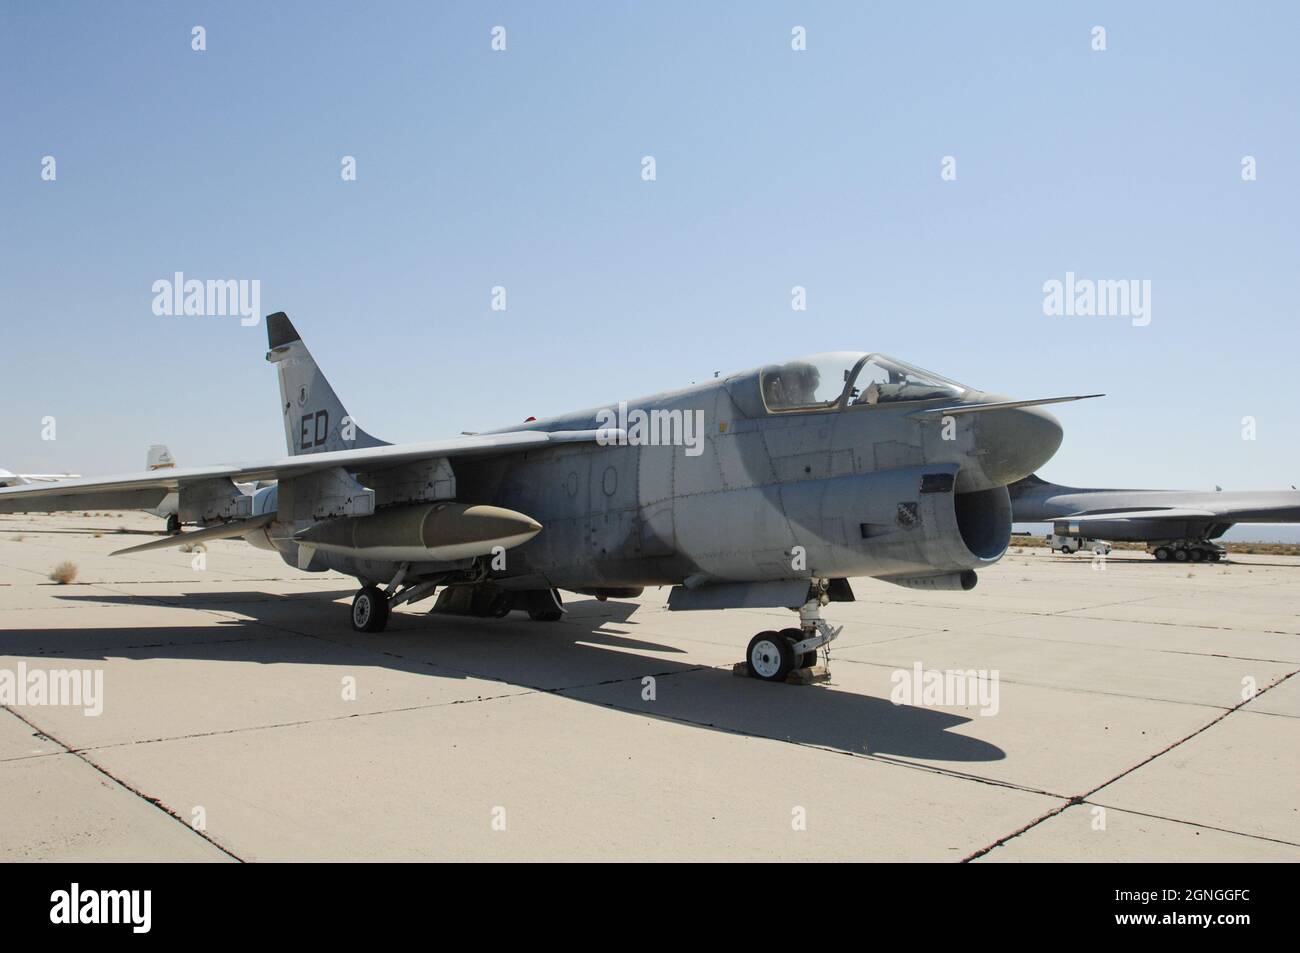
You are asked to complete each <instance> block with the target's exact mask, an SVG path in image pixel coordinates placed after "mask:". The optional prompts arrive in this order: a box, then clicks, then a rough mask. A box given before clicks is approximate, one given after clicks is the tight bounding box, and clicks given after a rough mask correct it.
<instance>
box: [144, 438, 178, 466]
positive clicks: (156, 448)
mask: <svg viewBox="0 0 1300 953" xmlns="http://www.w3.org/2000/svg"><path fill="white" fill-rule="evenodd" d="M174 466H176V458H175V457H173V456H172V452H171V451H170V450H168V449H167V446H166V444H161V443H155V444H154V445H153V446H151V447H150V448H149V454H148V456H146V457H145V460H144V468H145V469H146V470H166V469H169V468H171V467H174Z"/></svg>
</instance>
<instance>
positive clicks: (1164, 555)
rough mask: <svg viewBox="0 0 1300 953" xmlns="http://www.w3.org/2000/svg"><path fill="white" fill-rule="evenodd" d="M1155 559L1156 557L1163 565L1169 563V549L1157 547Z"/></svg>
mask: <svg viewBox="0 0 1300 953" xmlns="http://www.w3.org/2000/svg"><path fill="white" fill-rule="evenodd" d="M1155 557H1156V561H1157V562H1162V563H1164V562H1168V561H1169V550H1168V548H1167V547H1164V546H1157V547H1156V552H1155Z"/></svg>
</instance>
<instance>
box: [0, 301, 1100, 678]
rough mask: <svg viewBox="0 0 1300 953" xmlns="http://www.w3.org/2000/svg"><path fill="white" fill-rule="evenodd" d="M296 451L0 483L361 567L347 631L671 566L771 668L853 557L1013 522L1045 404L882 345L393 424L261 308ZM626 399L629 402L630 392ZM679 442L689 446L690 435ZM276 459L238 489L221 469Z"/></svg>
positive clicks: (954, 543) (822, 637) (913, 561)
mask: <svg viewBox="0 0 1300 953" xmlns="http://www.w3.org/2000/svg"><path fill="white" fill-rule="evenodd" d="M267 330H268V336H269V339H270V352H269V353H268V354H267V360H268V361H270V362H271V363H273V364H275V366H276V369H277V371H278V373H279V379H280V409H281V413H282V414H283V416H284V429H285V437H286V441H287V444H288V450H289V456H287V457H284V458H282V459H279V460H268V461H263V462H258V463H251V464H229V465H219V466H209V467H179V468H171V469H161V470H154V471H151V472H144V473H137V474H131V475H126V476H117V477H103V478H97V479H81V480H73V481H67V482H63V483H57V484H47V485H44V486H23V487H15V488H11V489H3V490H0V512H19V511H54V510H61V509H84V508H87V507H91V508H109V509H112V508H137V509H146V508H153V507H156V506H157V505H158V504H159V502H160V501H161V500H162V499H163V498H164V497H165V496H167V495H168V494H170V493H177V494H178V497H179V510H180V519H181V522H183V523H185V524H191V525H198V526H200V527H202V528H201V529H198V530H196V531H193V532H187V533H182V534H181V535H179V536H172V537H168V538H165V539H160V540H155V541H153V542H149V543H145V544H143V545H140V546H133V547H131V548H129V549H124V550H121V551H120V552H124V553H130V552H141V551H144V550H148V549H155V548H160V547H164V546H174V545H180V544H183V543H198V542H203V541H204V540H211V539H222V538H228V537H235V536H242V537H243V538H244V539H246V540H247V541H248V542H250V543H252V544H253V545H254V546H257V547H259V548H262V549H272V550H275V551H277V552H279V553H280V555H281V556H282V557H283V559H284V560H285V562H287V563H289V564H290V565H294V566H297V567H298V568H300V569H305V570H308V571H312V572H318V571H323V570H327V569H335V570H338V571H339V572H342V573H345V574H347V575H349V576H354V577H356V578H357V579H358V580H359V581H360V583H361V589H360V591H358V592H357V594H356V595H355V597H354V598H353V601H352V625H353V627H354V628H356V629H358V630H361V631H367V632H376V631H379V630H380V629H382V628H383V627H384V625H385V623H386V621H387V618H388V613H389V609H390V608H391V607H393V606H397V605H400V604H402V603H412V602H415V601H417V600H420V599H425V598H428V597H430V596H432V595H434V594H435V592H437V591H438V589H439V588H441V589H442V592H441V593H440V594H439V596H438V600H437V602H436V604H435V606H434V610H433V611H435V612H446V613H456V614H469V615H480V616H503V615H505V614H506V613H508V612H510V611H511V610H512V609H521V610H525V611H527V612H528V613H529V615H530V616H531V617H532V618H534V619H538V620H555V619H558V618H560V615H561V613H562V612H563V606H562V603H561V599H560V594H559V590H561V589H568V590H571V591H574V592H578V593H583V594H588V595H594V596H597V597H599V598H607V597H615V598H617V597H624V598H630V597H634V596H636V595H639V594H640V592H641V589H642V587H644V586H658V585H671V586H672V587H673V590H672V592H671V594H670V597H669V603H668V604H669V608H671V609H674V610H685V609H721V608H727V607H736V606H767V607H777V606H783V607H787V608H790V609H794V610H797V611H798V612H799V626H798V628H795V627H791V628H788V629H784V630H782V631H780V632H776V631H767V632H760V633H759V634H758V635H756V636H755V637H754V639H753V640H752V641H751V643H750V646H749V651H748V655H747V658H748V661H749V665H750V669H751V671H752V672H753V674H754V675H756V676H758V677H759V678H763V679H768V680H778V679H783V678H784V677H785V675H786V674H787V673H788V672H789V671H790V669H791V668H793V667H795V666H801V665H811V664H812V662H813V661H814V660H815V659H816V650H817V649H818V648H819V647H820V646H822V645H824V644H825V643H826V642H828V641H830V639H832V638H834V637H835V635H836V634H838V631H839V630H838V629H837V628H832V627H831V626H830V625H829V624H827V623H826V621H825V620H823V618H822V616H821V610H822V607H823V606H825V605H826V604H827V603H829V602H832V601H847V600H851V599H852V598H853V593H852V590H851V589H850V588H849V585H848V582H847V577H850V576H872V577H875V578H878V579H884V580H887V581H889V582H893V583H897V584H899V585H903V586H912V587H922V588H938V589H970V588H971V587H972V586H974V585H975V579H976V577H975V570H976V569H978V568H979V567H981V566H987V565H990V564H992V563H994V562H996V561H997V560H998V559H999V558H1000V557H1001V556H1002V554H1003V552H1005V550H1006V547H1007V543H1008V541H1009V540H1010V536H1011V500H1010V497H1009V495H1008V493H1007V486H1008V485H1009V484H1011V483H1014V482H1015V481H1016V480H1019V479H1021V478H1022V477H1025V476H1027V475H1029V474H1031V473H1033V472H1034V470H1036V469H1037V468H1038V467H1040V466H1042V465H1043V463H1045V462H1046V461H1047V460H1048V459H1050V458H1051V456H1052V454H1053V453H1055V452H1056V448H1057V447H1058V446H1059V445H1060V442H1061V427H1060V425H1059V424H1058V423H1057V421H1056V419H1055V418H1054V417H1052V416H1051V415H1050V414H1048V413H1046V412H1045V411H1043V410H1041V409H1038V407H1037V406H1036V405H1039V404H1049V403H1057V402H1060V401H1065V400H1077V399H1079V398H1077V397H1056V398H1048V399H1044V400H1022V401H1016V400H1008V399H1006V398H1002V397H996V396H992V395H989V394H984V393H981V392H978V391H975V390H972V389H971V388H968V387H965V386H963V385H961V384H958V383H955V382H954V381H950V380H947V379H946V378H943V377H940V376H938V375H937V374H932V373H930V372H928V371H923V370H921V369H920V368H916V367H912V366H910V365H908V364H904V363H903V362H901V361H896V360H893V359H892V358H888V357H885V356H883V355H880V354H866V353H858V352H836V353H830V354H820V355H816V356H813V357H809V358H804V359H801V360H795V361H789V362H787V363H784V364H771V365H768V366H765V367H761V368H758V369H755V370H750V371H745V372H742V373H739V374H733V375H731V376H729V377H727V378H725V379H722V380H711V381H709V382H708V383H706V384H701V385H697V386H692V387H688V388H685V389H682V390H676V391H670V392H666V393H662V394H656V395H653V396H650V397H646V398H644V399H642V400H637V401H628V402H625V403H621V404H619V405H618V407H617V409H615V408H601V409H591V410H583V411H579V412H577V413H573V414H568V415H565V416H562V417H552V418H550V419H547V420H537V421H531V422H529V423H528V424H527V426H526V429H510V430H501V431H496V432H492V433H484V434H476V435H472V436H461V437H454V438H452V439H449V440H439V441H433V442H430V443H407V444H386V443H384V442H383V441H382V440H378V439H376V438H375V437H373V436H371V435H370V434H368V433H366V432H365V431H364V430H362V429H361V428H360V427H357V426H356V425H355V424H354V423H353V421H352V419H351V418H350V417H349V416H348V414H347V411H346V410H345V409H344V407H343V405H342V403H340V401H339V399H338V397H337V396H336V395H335V393H334V391H333V389H332V388H331V387H330V385H329V383H328V382H327V381H326V380H325V378H324V376H323V375H322V374H321V372H320V370H319V369H318V368H317V366H316V363H315V361H313V360H312V357H311V354H310V353H309V352H308V350H307V347H306V345H305V344H304V343H303V342H302V339H301V338H300V337H299V336H298V332H297V331H296V330H294V327H293V325H292V324H290V322H289V319H288V317H286V316H285V315H284V314H283V313H278V314H273V315H271V316H270V317H269V318H267ZM629 408H631V409H630V410H629ZM683 444H685V445H684V446H683ZM253 480H258V481H261V480H275V481H278V482H277V484H276V485H275V486H268V487H262V488H260V489H257V490H256V491H255V492H254V493H253V494H252V495H251V496H249V495H246V494H245V493H243V492H241V491H240V489H239V487H238V486H237V485H236V484H237V482H246V481H253Z"/></svg>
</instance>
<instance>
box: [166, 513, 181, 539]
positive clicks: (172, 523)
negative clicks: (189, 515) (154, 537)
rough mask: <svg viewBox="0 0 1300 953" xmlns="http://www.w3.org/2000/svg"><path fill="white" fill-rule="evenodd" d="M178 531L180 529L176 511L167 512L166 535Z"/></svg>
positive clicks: (177, 532)
mask: <svg viewBox="0 0 1300 953" xmlns="http://www.w3.org/2000/svg"><path fill="white" fill-rule="evenodd" d="M180 531H181V518H180V515H179V514H177V513H169V514H168V515H167V535H168V536H176V535H178V534H179V533H180Z"/></svg>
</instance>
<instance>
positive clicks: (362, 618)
mask: <svg viewBox="0 0 1300 953" xmlns="http://www.w3.org/2000/svg"><path fill="white" fill-rule="evenodd" d="M386 625H388V596H386V595H385V594H384V590H382V589H380V588H379V587H378V586H362V587H361V588H360V589H358V590H357V594H356V595H355V596H353V597H352V628H354V629H356V630H357V631H358V632H382V631H384V626H386Z"/></svg>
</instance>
